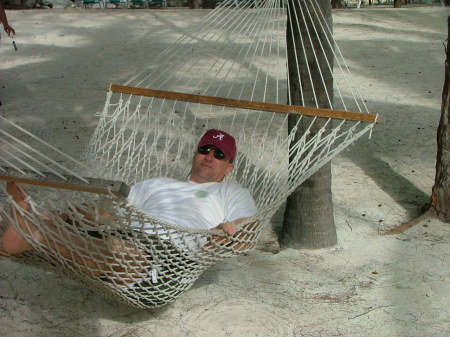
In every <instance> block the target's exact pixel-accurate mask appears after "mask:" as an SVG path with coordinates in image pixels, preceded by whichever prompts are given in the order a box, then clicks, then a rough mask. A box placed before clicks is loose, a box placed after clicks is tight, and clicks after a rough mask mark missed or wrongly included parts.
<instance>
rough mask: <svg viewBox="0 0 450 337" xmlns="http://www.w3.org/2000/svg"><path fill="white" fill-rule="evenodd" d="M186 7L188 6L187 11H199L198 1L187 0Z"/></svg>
mask: <svg viewBox="0 0 450 337" xmlns="http://www.w3.org/2000/svg"><path fill="white" fill-rule="evenodd" d="M188 6H189V9H199V8H200V0H189V1H188Z"/></svg>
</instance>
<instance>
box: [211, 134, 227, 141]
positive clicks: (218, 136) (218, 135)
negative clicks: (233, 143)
mask: <svg viewBox="0 0 450 337" xmlns="http://www.w3.org/2000/svg"><path fill="white" fill-rule="evenodd" d="M223 137H225V135H224V134H223V133H219V134H217V135H215V136H213V138H215V139H217V138H219V139H220V140H223Z"/></svg>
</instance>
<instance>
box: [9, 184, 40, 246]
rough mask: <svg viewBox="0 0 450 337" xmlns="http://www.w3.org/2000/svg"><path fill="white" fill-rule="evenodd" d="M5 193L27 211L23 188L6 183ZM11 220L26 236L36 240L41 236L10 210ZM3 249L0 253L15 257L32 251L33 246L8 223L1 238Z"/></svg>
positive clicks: (34, 228)
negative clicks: (15, 222)
mask: <svg viewBox="0 0 450 337" xmlns="http://www.w3.org/2000/svg"><path fill="white" fill-rule="evenodd" d="M6 192H7V193H8V194H9V195H11V197H12V198H13V200H14V201H15V202H16V203H17V204H18V205H19V206H20V207H21V208H22V209H24V210H28V209H29V207H30V205H29V204H28V203H27V202H26V200H25V199H26V197H27V195H26V192H25V190H24V188H23V187H22V186H21V185H19V184H16V183H14V182H8V183H7V185H6ZM11 218H12V219H14V220H15V221H17V224H18V225H19V226H20V228H21V229H22V230H23V231H24V232H25V233H27V234H30V235H32V236H34V237H35V238H36V239H38V240H39V239H40V238H41V236H42V235H41V234H40V233H39V231H38V230H37V229H36V227H35V226H34V225H33V224H31V223H30V222H29V221H26V220H25V219H24V218H23V216H22V214H21V213H20V212H19V211H18V210H16V209H14V208H11ZM2 244H3V247H2V248H1V251H4V252H6V253H8V254H11V255H17V254H20V253H23V252H25V251H29V250H33V249H34V248H33V246H32V245H31V244H29V243H28V242H27V241H26V240H25V238H24V237H23V236H22V235H21V234H20V233H19V232H18V231H17V230H16V228H15V227H14V226H13V225H12V224H11V223H10V224H8V226H7V227H6V229H5V231H4V232H3V236H2Z"/></svg>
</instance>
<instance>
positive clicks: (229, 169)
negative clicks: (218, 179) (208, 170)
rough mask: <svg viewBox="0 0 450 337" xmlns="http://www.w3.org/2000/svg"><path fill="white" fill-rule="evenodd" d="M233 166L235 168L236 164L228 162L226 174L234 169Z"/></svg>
mask: <svg viewBox="0 0 450 337" xmlns="http://www.w3.org/2000/svg"><path fill="white" fill-rule="evenodd" d="M233 168H234V164H232V163H228V167H227V170H226V171H225V175H227V174H228V173H230V172H231V171H232V170H233Z"/></svg>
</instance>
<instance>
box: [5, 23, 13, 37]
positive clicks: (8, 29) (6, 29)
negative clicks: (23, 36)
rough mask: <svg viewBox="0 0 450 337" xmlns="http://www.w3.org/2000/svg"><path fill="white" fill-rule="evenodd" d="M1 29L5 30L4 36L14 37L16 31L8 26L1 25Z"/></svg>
mask: <svg viewBox="0 0 450 337" xmlns="http://www.w3.org/2000/svg"><path fill="white" fill-rule="evenodd" d="M3 29H4V30H5V32H6V34H8V35H11V34H12V35H16V31H15V30H14V28H13V27H11V26H10V25H9V24H5V25H3Z"/></svg>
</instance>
